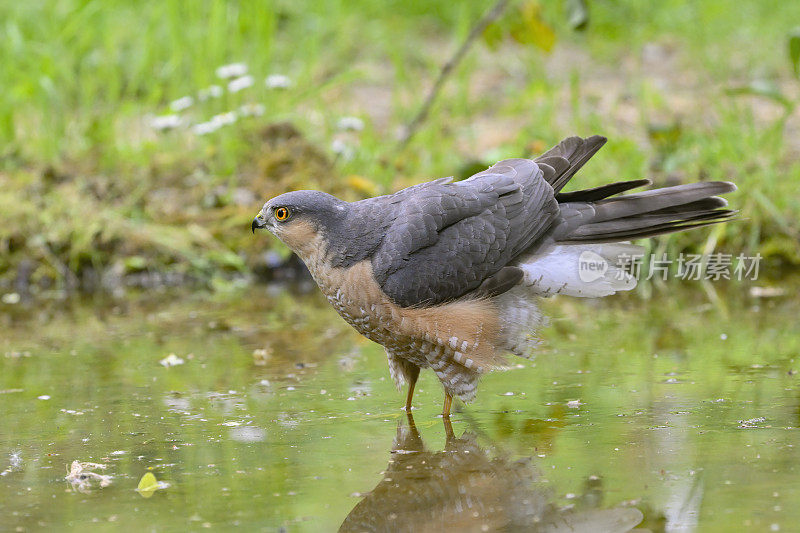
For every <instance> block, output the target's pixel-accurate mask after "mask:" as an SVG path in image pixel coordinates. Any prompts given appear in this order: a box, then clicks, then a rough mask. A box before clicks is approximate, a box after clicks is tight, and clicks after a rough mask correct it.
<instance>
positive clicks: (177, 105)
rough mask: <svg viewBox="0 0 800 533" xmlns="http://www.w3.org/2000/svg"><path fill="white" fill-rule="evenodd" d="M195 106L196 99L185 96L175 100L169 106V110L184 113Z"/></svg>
mask: <svg viewBox="0 0 800 533" xmlns="http://www.w3.org/2000/svg"><path fill="white" fill-rule="evenodd" d="M192 104H194V98H192V97H191V96H184V97H183V98H178V99H177V100H174V101H173V102H172V103H171V104H169V108H170V109H171V110H173V111H174V112H176V113H177V112H178V111H183V110H184V109H187V108H189V107H192Z"/></svg>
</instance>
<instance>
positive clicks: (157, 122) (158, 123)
mask: <svg viewBox="0 0 800 533" xmlns="http://www.w3.org/2000/svg"><path fill="white" fill-rule="evenodd" d="M180 125H181V117H179V116H178V115H161V116H160V117H153V118H151V119H150V127H151V128H153V129H154V130H159V131H160V130H169V129H172V128H177V127H178V126H180Z"/></svg>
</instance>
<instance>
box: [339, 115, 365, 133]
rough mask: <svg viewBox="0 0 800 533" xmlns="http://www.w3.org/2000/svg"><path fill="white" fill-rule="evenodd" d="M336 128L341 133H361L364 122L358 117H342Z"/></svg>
mask: <svg viewBox="0 0 800 533" xmlns="http://www.w3.org/2000/svg"><path fill="white" fill-rule="evenodd" d="M336 127H337V128H339V129H340V130H342V131H361V130H363V129H364V121H363V120H361V119H360V118H358V117H342V118H340V119H339V121H338V122H337V123H336Z"/></svg>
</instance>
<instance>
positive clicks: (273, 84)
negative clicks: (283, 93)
mask: <svg viewBox="0 0 800 533" xmlns="http://www.w3.org/2000/svg"><path fill="white" fill-rule="evenodd" d="M264 85H266V86H267V89H288V88H289V87H291V86H292V80H290V79H289V77H288V76H284V75H283V74H270V75H269V76H267V79H266V80H264Z"/></svg>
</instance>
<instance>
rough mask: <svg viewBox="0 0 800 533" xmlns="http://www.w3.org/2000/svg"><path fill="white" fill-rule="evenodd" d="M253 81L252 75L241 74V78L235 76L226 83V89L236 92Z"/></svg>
mask: <svg viewBox="0 0 800 533" xmlns="http://www.w3.org/2000/svg"><path fill="white" fill-rule="evenodd" d="M254 82H255V80H253V76H242V77H241V78H236V79H235V80H233V81H231V82H230V83H228V90H229V91H230V92H232V93H238V92H239V91H241V90H242V89H247V88H248V87H251V86H252V85H253V83H254Z"/></svg>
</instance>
